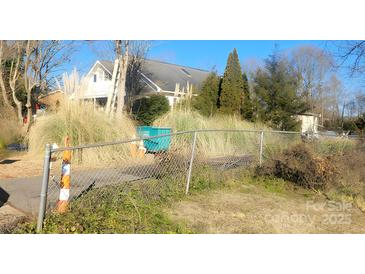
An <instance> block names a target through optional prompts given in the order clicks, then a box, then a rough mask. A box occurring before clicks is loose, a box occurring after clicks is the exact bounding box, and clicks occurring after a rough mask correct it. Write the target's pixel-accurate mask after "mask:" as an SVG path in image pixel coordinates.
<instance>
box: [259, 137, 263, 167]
mask: <svg viewBox="0 0 365 274" xmlns="http://www.w3.org/2000/svg"><path fill="white" fill-rule="evenodd" d="M263 145H264V131H261V133H260V159H259V164H260V166H262V149H263Z"/></svg>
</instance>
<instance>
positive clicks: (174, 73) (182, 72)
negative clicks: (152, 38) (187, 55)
mask: <svg viewBox="0 0 365 274" xmlns="http://www.w3.org/2000/svg"><path fill="white" fill-rule="evenodd" d="M99 62H100V63H101V64H102V65H103V66H104V67H105V68H106V69H107V70H108V71H109V72H110V73H111V74H112V72H113V69H114V64H113V62H111V61H105V60H102V61H99ZM141 71H142V73H143V74H144V75H146V76H147V77H148V78H149V79H150V80H152V81H153V82H154V83H155V84H156V85H158V86H159V87H160V88H161V89H162V90H167V91H174V90H175V85H176V83H180V88H182V87H186V85H187V82H189V84H193V85H194V86H195V87H196V88H198V89H199V88H200V87H201V84H202V83H203V81H204V80H205V79H206V78H207V76H208V75H209V73H210V72H209V71H207V70H202V69H196V68H191V67H187V66H180V65H175V64H170V63H166V62H162V61H157V60H150V59H144V60H143V64H142V69H141Z"/></svg>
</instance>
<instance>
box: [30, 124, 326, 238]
mask: <svg viewBox="0 0 365 274" xmlns="http://www.w3.org/2000/svg"><path fill="white" fill-rule="evenodd" d="M318 136H320V138H332V137H333V136H326V135H323V134H322V135H318ZM318 136H317V138H318ZM301 141H302V136H301V133H300V132H288V131H264V130H237V129H232V130H231V129H221V130H216V129H205V130H194V131H182V132H175V133H171V134H162V135H158V136H153V137H143V138H135V139H132V140H124V141H116V142H107V143H99V144H90V145H82V146H74V147H64V148H57V149H55V148H52V147H51V146H50V145H46V150H45V156H44V172H43V179H42V189H41V195H40V207H39V216H38V222H37V231H38V232H40V231H41V229H42V224H43V220H44V218H45V216H46V214H47V213H49V212H51V211H53V210H55V208H56V207H57V203H58V202H59V199H60V197H61V196H62V195H64V194H62V193H63V192H62V184H61V183H60V182H61V170H62V168H64V167H65V166H63V165H62V158H63V154H64V153H65V152H71V155H72V156H71V157H72V158H71V188H70V190H69V191H68V192H67V193H69V196H68V197H67V200H68V202H70V207H71V210H72V208H75V207H83V208H87V207H91V206H95V203H98V199H100V200H102V199H104V200H105V199H106V200H108V199H109V200H113V199H115V197H116V195H117V194H118V195H119V196H118V197H119V198H120V195H121V193H127V192H128V191H130V190H132V189H134V188H138V191H141V192H142V194H143V195H144V196H146V198H148V197H156V196H158V195H159V191H160V189H161V187H162V186H164V185H166V184H169V185H171V186H174V187H175V188H176V189H178V190H179V191H182V192H185V193H186V194H187V193H188V192H189V188H190V182H191V178H192V173H193V170H194V169H196V167H197V166H199V165H205V166H209V167H211V168H213V169H218V170H226V169H231V168H237V167H245V166H247V165H250V164H259V165H261V164H262V162H263V161H264V160H265V159H266V158H267V157H270V155H272V154H273V153H276V151H277V149H278V148H279V147H280V146H281V147H280V148H283V147H282V146H284V147H286V146H290V145H292V144H295V143H299V142H301ZM279 144H280V145H279Z"/></svg>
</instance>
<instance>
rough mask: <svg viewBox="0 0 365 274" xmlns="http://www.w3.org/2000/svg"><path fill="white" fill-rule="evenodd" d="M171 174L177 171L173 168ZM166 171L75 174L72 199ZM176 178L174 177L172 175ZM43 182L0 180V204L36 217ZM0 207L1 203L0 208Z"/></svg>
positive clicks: (243, 161)
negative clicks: (93, 189)
mask: <svg viewBox="0 0 365 274" xmlns="http://www.w3.org/2000/svg"><path fill="white" fill-rule="evenodd" d="M251 161H252V157H251V156H248V155H245V156H229V157H219V158H214V159H209V160H208V161H206V162H205V163H206V164H209V165H210V166H212V167H214V168H219V169H230V168H235V167H238V166H245V165H247V164H249V163H250V162H251ZM174 168H175V169H174V170H173V171H175V172H176V171H177V168H176V166H174ZM179 169H180V171H181V172H182V173H184V172H186V171H187V163H185V164H183V166H180V167H179ZM164 171H166V163H165V164H164V165H163V166H160V165H159V164H151V165H144V166H136V167H130V168H103V169H90V170H84V171H74V172H73V173H72V174H71V176H72V177H71V178H72V185H71V189H72V193H71V198H72V197H76V196H78V195H80V194H81V193H82V192H83V191H85V190H87V189H88V188H90V187H91V186H92V188H99V187H103V186H106V185H110V184H117V183H123V182H137V181H140V180H142V179H146V178H153V177H159V175H160V174H161V172H164ZM174 174H175V173H174ZM57 179H59V178H56V179H54V180H52V179H50V181H49V191H48V201H49V203H50V204H53V203H55V202H56V201H57V199H58V195H59V186H58V182H57ZM41 184H42V178H41V177H40V176H38V177H29V178H15V179H6V180H1V179H0V201H1V200H2V201H3V202H5V201H7V202H10V203H11V204H12V205H14V206H15V207H16V208H19V209H21V210H22V211H24V212H27V213H29V214H32V215H34V216H36V215H37V213H38V210H39V197H40V191H41ZM1 205H2V203H1V202H0V206H1Z"/></svg>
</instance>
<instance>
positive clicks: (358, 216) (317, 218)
mask: <svg viewBox="0 0 365 274" xmlns="http://www.w3.org/2000/svg"><path fill="white" fill-rule="evenodd" d="M201 174H204V175H199V176H194V180H193V182H192V184H191V191H190V195H189V196H185V195H184V194H183V192H182V191H180V190H178V189H177V188H172V189H165V188H162V189H159V190H158V193H160V194H161V195H160V196H159V199H146V198H145V197H142V195H141V194H140V191H138V190H136V191H133V190H132V191H131V192H130V193H129V194H123V195H121V196H119V198H118V197H116V196H113V198H112V199H111V198H110V195H106V197H108V199H107V200H108V202H107V203H99V205H98V206H96V207H94V208H92V209H90V208H84V207H79V208H78V207H77V205H76V206H74V208H73V210H72V211H71V212H70V213H67V214H64V215H58V214H52V215H51V216H49V217H48V218H47V219H46V222H45V230H44V232H45V233H364V232H365V229H364V227H365V216H364V214H363V213H362V212H360V211H359V210H358V209H357V208H352V209H351V210H350V211H349V212H341V211H340V212H333V211H331V210H329V208H326V207H325V208H321V206H323V205H326V200H325V198H324V197H323V196H322V195H318V194H317V193H314V192H312V191H309V190H305V189H302V188H299V187H295V186H293V185H292V184H291V183H288V182H286V181H283V180H281V179H273V178H267V177H260V178H255V177H253V176H252V175H251V174H249V173H248V171H247V170H246V171H242V170H236V171H227V172H224V173H223V174H222V173H221V174H220V177H217V174H216V173H214V172H210V171H207V170H206V172H204V173H201ZM217 178H219V179H217ZM113 192H115V191H113ZM308 203H309V204H310V205H312V204H314V205H316V206H317V208H321V209H319V210H318V209H316V208H314V207H313V206H310V207H308ZM344 213H345V214H350V217H351V224H328V223H326V219H325V218H326V216H327V215H328V214H335V217H334V218H341V214H344ZM273 216H274V217H273ZM298 216H299V218H304V219H301V220H299V221H298V220H297V219H295V218H298ZM301 216H302V217H301ZM303 216H304V217H303ZM327 217H328V216H327ZM280 218H281V219H280ZM292 218H294V219H292ZM34 227H35V223H31V224H27V225H25V226H24V225H23V226H22V227H21V228H20V229H18V230H17V231H16V232H18V233H19V232H20V233H24V232H26V233H29V232H34Z"/></svg>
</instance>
